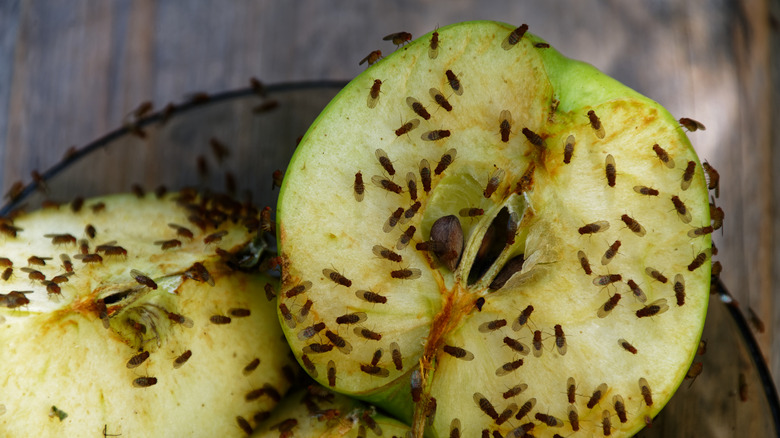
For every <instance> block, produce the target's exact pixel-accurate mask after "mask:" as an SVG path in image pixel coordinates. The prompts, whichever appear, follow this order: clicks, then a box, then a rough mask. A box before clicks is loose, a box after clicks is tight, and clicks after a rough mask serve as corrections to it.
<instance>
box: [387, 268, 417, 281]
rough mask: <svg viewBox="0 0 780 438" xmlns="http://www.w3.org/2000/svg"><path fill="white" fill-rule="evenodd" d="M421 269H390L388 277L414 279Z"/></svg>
mask: <svg viewBox="0 0 780 438" xmlns="http://www.w3.org/2000/svg"><path fill="white" fill-rule="evenodd" d="M420 275H422V271H420V270H419V269H417V268H406V269H397V270H394V271H390V277H391V278H395V279H399V280H414V279H417V278H420Z"/></svg>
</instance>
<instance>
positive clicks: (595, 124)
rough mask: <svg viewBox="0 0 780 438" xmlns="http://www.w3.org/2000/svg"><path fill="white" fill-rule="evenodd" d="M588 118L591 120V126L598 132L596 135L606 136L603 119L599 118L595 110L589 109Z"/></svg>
mask: <svg viewBox="0 0 780 438" xmlns="http://www.w3.org/2000/svg"><path fill="white" fill-rule="evenodd" d="M588 120H589V121H590V127H591V128H593V131H595V133H596V137H598V138H604V135H605V132H604V127H603V126H602V125H601V120H600V119H599V116H597V115H596V112H595V111H593V110H590V111H588Z"/></svg>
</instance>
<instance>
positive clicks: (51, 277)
mask: <svg viewBox="0 0 780 438" xmlns="http://www.w3.org/2000/svg"><path fill="white" fill-rule="evenodd" d="M78 206H80V208H71V207H78ZM74 210H78V211H74ZM257 223H258V214H257V212H256V211H254V210H252V209H246V208H244V207H242V206H241V204H240V203H236V202H235V201H230V200H229V199H227V198H223V197H220V196H213V197H209V198H203V197H199V196H197V195H195V194H193V193H188V192H182V193H178V194H168V195H167V196H165V197H163V198H162V199H158V198H156V197H154V196H153V195H147V196H146V197H144V198H138V197H136V196H134V195H130V194H127V195H112V196H108V197H103V198H93V199H89V200H87V201H84V202H83V203H82V202H77V203H75V204H71V205H70V206H68V205H63V206H60V207H59V208H49V209H44V210H39V211H36V212H32V213H30V214H27V215H23V216H21V217H18V218H16V219H15V220H13V222H11V221H4V222H3V229H2V231H3V235H2V237H0V257H1V259H0V262H1V263H2V264H3V266H2V269H3V270H4V274H3V281H0V287H1V288H2V289H1V290H0V291H1V292H2V294H1V295H0V345H2V360H0V435H2V436H14V437H22V436H72V437H76V436H102V434H105V435H106V436H125V437H126V436H134V437H141V436H149V437H161V436H246V432H245V431H244V430H243V428H242V424H243V423H245V422H250V423H251V424H256V419H255V417H256V416H258V418H261V417H264V416H265V415H266V414H265V413H266V412H268V411H270V410H271V409H272V408H273V407H274V406H275V405H276V403H277V402H278V401H279V399H280V398H281V397H282V396H283V395H284V394H285V392H286V391H287V389H288V388H289V387H290V385H291V382H290V378H287V376H289V374H290V373H291V372H293V370H295V369H298V366H297V365H296V364H295V363H294V360H293V359H292V358H291V356H290V355H289V348H288V347H287V344H286V342H284V339H283V337H282V333H281V329H280V328H279V324H278V320H277V318H276V314H275V308H274V305H273V304H272V303H271V302H269V300H268V299H267V298H266V295H265V294H264V293H263V289H264V288H266V284H267V283H268V282H271V283H273V282H275V281H276V280H272V279H270V278H269V277H266V276H265V275H261V274H257V273H252V274H250V273H245V272H242V271H239V270H233V269H231V268H230V266H233V267H235V266H236V261H237V259H238V257H239V255H238V254H239V252H240V254H242V255H247V256H248V255H250V254H251V251H248V250H247V245H250V246H251V244H252V242H253V240H254V239H255V237H256V235H257V233H256V232H255V231H254V230H255V229H256V224H257ZM245 225H246V226H245ZM270 287H273V286H270ZM112 434H113V435H112ZM120 434H121V435H120Z"/></svg>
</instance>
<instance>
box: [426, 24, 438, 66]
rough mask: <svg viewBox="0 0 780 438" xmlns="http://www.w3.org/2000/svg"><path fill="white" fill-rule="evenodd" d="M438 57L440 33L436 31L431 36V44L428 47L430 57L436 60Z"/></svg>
mask: <svg viewBox="0 0 780 438" xmlns="http://www.w3.org/2000/svg"><path fill="white" fill-rule="evenodd" d="M437 29H438V28H437ZM437 56H439V32H437V31H436V30H434V31H433V33H432V34H431V42H430V44H429V45H428V57H429V58H431V59H436V57H437Z"/></svg>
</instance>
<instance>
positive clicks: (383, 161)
mask: <svg viewBox="0 0 780 438" xmlns="http://www.w3.org/2000/svg"><path fill="white" fill-rule="evenodd" d="M375 155H376V159H377V160H378V161H379V164H380V165H381V166H382V168H383V169H385V172H387V174H388V175H390V176H392V175H395V168H394V167H393V162H392V161H390V158H388V157H387V152H385V151H384V150H383V149H377V150H376V152H375Z"/></svg>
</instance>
